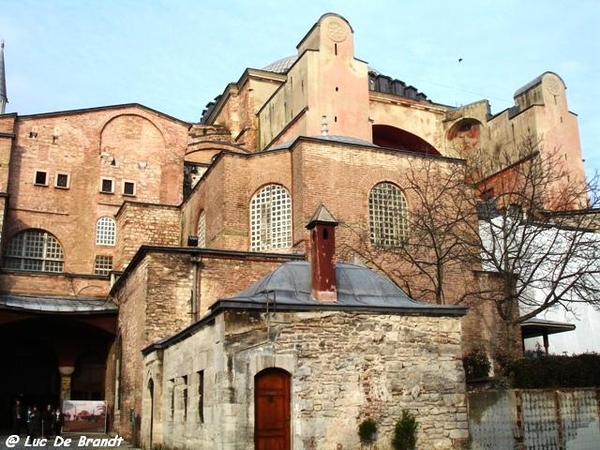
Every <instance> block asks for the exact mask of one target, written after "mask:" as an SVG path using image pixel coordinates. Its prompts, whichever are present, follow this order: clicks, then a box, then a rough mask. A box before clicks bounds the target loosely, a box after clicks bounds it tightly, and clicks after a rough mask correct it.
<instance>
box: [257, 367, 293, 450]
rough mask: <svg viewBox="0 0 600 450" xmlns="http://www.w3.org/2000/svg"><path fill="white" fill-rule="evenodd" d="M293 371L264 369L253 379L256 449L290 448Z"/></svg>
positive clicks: (284, 449) (288, 449)
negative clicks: (291, 373)
mask: <svg viewBox="0 0 600 450" xmlns="http://www.w3.org/2000/svg"><path fill="white" fill-rule="evenodd" d="M290 378H291V377H290V374H289V373H288V372H286V371H285V370H282V369H276V368H269V369H265V370H263V371H261V372H259V373H258V374H256V376H255V378H254V442H255V447H254V448H255V449H256V450H290V447H291V443H290Z"/></svg>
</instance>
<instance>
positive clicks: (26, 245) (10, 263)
mask: <svg viewBox="0 0 600 450" xmlns="http://www.w3.org/2000/svg"><path fill="white" fill-rule="evenodd" d="M4 266H5V267H6V268H9V269H19V270H30V271H34V272H62V271H63V269H64V253H63V250H62V247H61V246H60V243H59V242H58V240H57V239H56V238H55V237H54V236H52V235H51V234H50V233H48V232H46V231H44V230H26V231H23V232H22V233H19V234H18V235H16V236H15V237H13V238H12V239H11V240H10V242H9V243H8V246H7V248H6V255H5V258H4Z"/></svg>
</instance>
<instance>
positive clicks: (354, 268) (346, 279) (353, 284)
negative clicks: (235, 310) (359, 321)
mask: <svg viewBox="0 0 600 450" xmlns="http://www.w3.org/2000/svg"><path fill="white" fill-rule="evenodd" d="M336 280H337V301H336V302H323V301H318V300H314V299H313V298H312V295H311V290H312V289H311V286H312V285H311V268H310V263H308V262H307V261H293V262H288V263H285V264H283V265H281V266H280V267H278V268H277V269H275V270H274V271H273V272H271V273H269V274H268V275H267V276H265V277H264V278H262V279H261V280H259V281H258V282H256V283H255V284H253V285H252V286H250V287H249V288H247V289H245V290H244V291H242V292H241V293H240V294H238V295H236V296H235V297H232V298H229V299H227V300H222V301H221V302H225V303H230V304H236V305H237V306H238V307H242V306H244V305H245V306H250V305H253V304H254V305H256V306H259V305H262V308H264V307H265V306H266V304H267V302H268V303H269V305H270V307H273V308H275V309H297V308H300V309H319V308H326V309H353V310H357V309H358V310H360V309H363V310H364V309H369V310H371V309H385V310H395V311H396V312H401V313H409V314H410V313H412V314H426V315H432V314H433V315H464V314H465V313H466V308H465V307H457V306H445V305H434V304H429V303H421V302H417V301H415V300H413V299H411V298H410V297H408V296H407V295H406V294H405V293H404V291H402V289H400V288H399V287H398V286H396V284H394V283H393V282H392V281H391V280H390V279H389V278H387V277H384V276H382V275H380V274H378V273H377V272H375V271H373V270H371V269H369V268H367V267H363V266H358V265H354V264H343V263H338V264H336ZM221 302H218V303H221ZM222 306H223V305H222Z"/></svg>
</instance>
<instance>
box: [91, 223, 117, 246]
mask: <svg viewBox="0 0 600 450" xmlns="http://www.w3.org/2000/svg"><path fill="white" fill-rule="evenodd" d="M116 238H117V225H116V223H115V221H114V219H112V218H110V217H100V218H99V219H98V221H97V222H96V245H115V241H116Z"/></svg>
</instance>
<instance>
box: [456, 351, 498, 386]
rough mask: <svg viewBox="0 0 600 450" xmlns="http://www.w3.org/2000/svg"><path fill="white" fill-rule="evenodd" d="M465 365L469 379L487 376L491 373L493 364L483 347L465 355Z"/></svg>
mask: <svg viewBox="0 0 600 450" xmlns="http://www.w3.org/2000/svg"><path fill="white" fill-rule="evenodd" d="M463 367H464V368H465V376H466V377H467V381H471V380H476V379H478V378H487V377H488V376H489V375H490V369H491V367H492V365H491V364H490V360H489V359H488V357H487V354H486V353H485V350H483V349H482V348H477V349H475V350H473V351H471V353H469V354H467V355H466V356H465V357H463Z"/></svg>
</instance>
